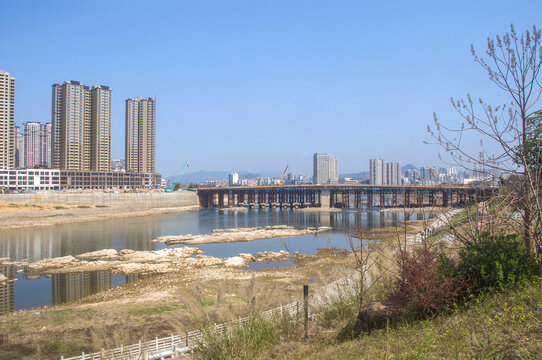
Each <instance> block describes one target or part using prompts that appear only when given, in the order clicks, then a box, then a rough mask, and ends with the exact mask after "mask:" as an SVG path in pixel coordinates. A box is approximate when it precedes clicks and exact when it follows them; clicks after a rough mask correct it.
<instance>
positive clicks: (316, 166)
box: [312, 153, 339, 184]
mask: <svg viewBox="0 0 542 360" xmlns="http://www.w3.org/2000/svg"><path fill="white" fill-rule="evenodd" d="M312 170H313V177H312V182H313V184H336V183H338V181H339V159H338V158H337V157H336V156H335V155H329V154H324V153H315V154H314V156H313V167H312Z"/></svg>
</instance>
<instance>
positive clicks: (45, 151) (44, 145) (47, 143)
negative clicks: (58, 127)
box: [40, 123, 53, 169]
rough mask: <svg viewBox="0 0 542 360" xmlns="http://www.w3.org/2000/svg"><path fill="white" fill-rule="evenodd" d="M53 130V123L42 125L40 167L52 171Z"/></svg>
mask: <svg viewBox="0 0 542 360" xmlns="http://www.w3.org/2000/svg"><path fill="white" fill-rule="evenodd" d="M52 128H53V126H52V125H51V123H46V124H40V166H41V167H43V168H46V169H50V168H51V165H52V158H51V139H52Z"/></svg>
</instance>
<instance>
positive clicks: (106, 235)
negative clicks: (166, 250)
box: [0, 218, 162, 262]
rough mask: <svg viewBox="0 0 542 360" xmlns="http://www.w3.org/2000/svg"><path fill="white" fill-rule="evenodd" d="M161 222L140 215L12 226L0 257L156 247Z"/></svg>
mask: <svg viewBox="0 0 542 360" xmlns="http://www.w3.org/2000/svg"><path fill="white" fill-rule="evenodd" d="M161 226H162V224H161V223H159V222H156V221H155V220H154V219H151V220H150V221H149V222H142V221H141V219H140V218H138V219H137V220H134V219H118V220H111V221H102V222H100V223H85V224H62V225H57V226H54V227H37V228H23V229H11V230H6V231H2V233H1V234H0V257H9V258H10V259H12V260H17V261H19V260H26V261H29V262H32V261H38V260H41V259H45V258H54V257H59V256H65V255H78V254H82V253H85V252H90V251H95V250H101V249H110V248H115V249H118V250H120V249H133V250H154V249H153V243H152V241H151V240H152V239H154V238H155V237H157V236H158V234H159V233H160V230H161Z"/></svg>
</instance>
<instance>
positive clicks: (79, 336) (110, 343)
mask: <svg viewBox="0 0 542 360" xmlns="http://www.w3.org/2000/svg"><path fill="white" fill-rule="evenodd" d="M348 257H349V254H348V253H347V252H336V251H323V252H321V253H319V254H317V255H310V256H305V257H303V258H297V259H294V260H293V261H294V265H295V266H294V267H287V268H271V269H261V270H258V271H251V270H245V269H238V268H228V270H226V271H225V270H224V268H220V267H205V268H193V269H186V270H181V271H176V272H174V273H166V274H160V275H154V276H151V277H147V278H144V277H143V278H140V280H138V281H137V282H134V283H130V284H127V285H125V286H123V287H120V288H114V289H110V290H106V291H103V292H101V293H98V294H95V295H92V296H89V297H86V298H83V299H81V300H79V301H75V302H72V303H68V304H63V305H57V306H52V307H43V308H37V309H32V310H24V311H18V312H15V313H10V314H5V315H2V316H0V338H1V339H2V343H0V358H10V359H58V358H59V357H60V356H61V355H64V356H67V355H75V354H80V353H81V352H82V351H85V352H87V353H88V352H92V351H99V350H100V349H102V348H113V347H117V346H120V344H125V345H127V344H132V343H137V342H138V341H139V340H142V341H145V340H150V339H154V338H155V337H156V336H158V337H164V336H168V335H170V334H172V333H173V334H184V333H185V332H186V331H190V330H194V329H199V328H200V327H201V326H202V325H203V324H206V323H213V322H215V323H220V322H224V321H231V320H233V319H235V318H237V317H239V316H246V315H247V314H250V313H255V312H260V311H263V310H267V309H269V308H272V307H276V306H279V305H280V304H281V303H282V304H285V303H289V302H291V301H292V299H297V298H299V297H300V296H302V292H303V284H307V283H310V284H311V288H313V289H314V288H317V287H319V286H322V285H324V284H327V283H330V282H332V281H334V280H336V279H338V278H340V277H341V276H344V273H345V272H346V271H348V270H349V269H348V268H349V266H351V263H352V261H347V259H348Z"/></svg>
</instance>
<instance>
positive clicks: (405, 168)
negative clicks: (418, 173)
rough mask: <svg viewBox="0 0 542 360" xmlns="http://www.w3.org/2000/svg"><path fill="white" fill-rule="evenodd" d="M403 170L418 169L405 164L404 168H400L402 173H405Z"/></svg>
mask: <svg viewBox="0 0 542 360" xmlns="http://www.w3.org/2000/svg"><path fill="white" fill-rule="evenodd" d="M405 170H418V168H417V167H416V166H414V165H412V164H406V165H405V166H402V167H401V171H402V172H405Z"/></svg>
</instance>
